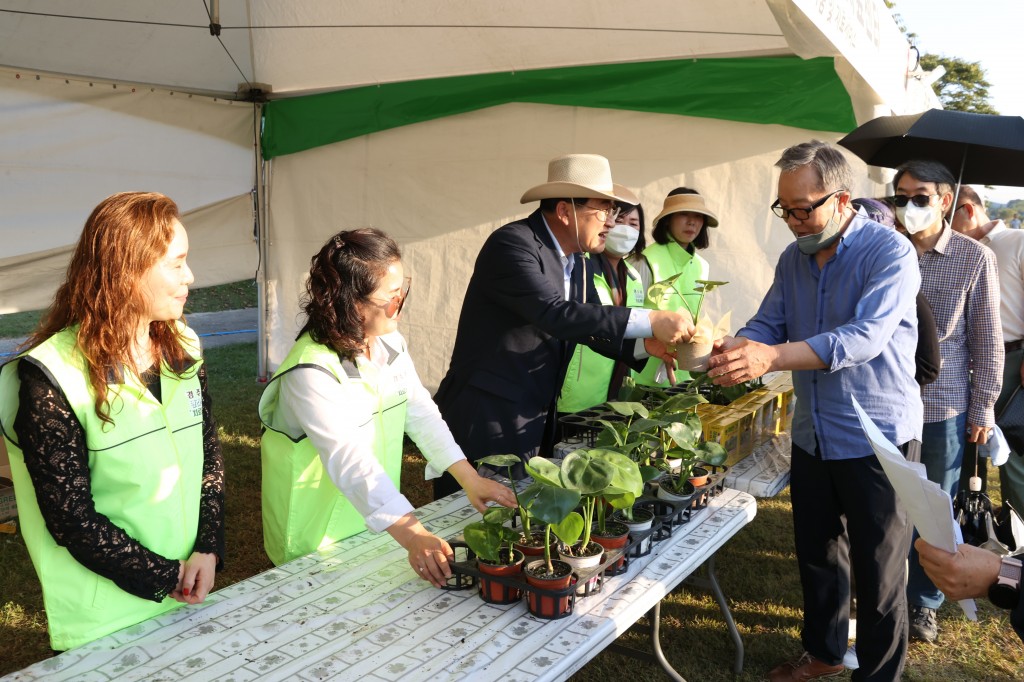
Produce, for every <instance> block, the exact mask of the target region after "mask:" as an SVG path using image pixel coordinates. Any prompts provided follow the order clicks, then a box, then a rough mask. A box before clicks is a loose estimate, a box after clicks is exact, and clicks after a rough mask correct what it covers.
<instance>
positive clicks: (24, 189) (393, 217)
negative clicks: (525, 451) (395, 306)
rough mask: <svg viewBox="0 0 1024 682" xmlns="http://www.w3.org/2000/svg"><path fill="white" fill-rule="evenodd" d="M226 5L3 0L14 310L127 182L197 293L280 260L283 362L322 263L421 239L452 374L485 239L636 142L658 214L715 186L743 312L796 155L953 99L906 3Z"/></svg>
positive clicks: (419, 311)
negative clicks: (305, 282) (329, 253)
mask: <svg viewBox="0 0 1024 682" xmlns="http://www.w3.org/2000/svg"><path fill="white" fill-rule="evenodd" d="M209 10H210V13H209V14H208V8H207V5H205V4H204V3H203V2H201V1H198V0H197V1H196V2H187V3H185V2H179V3H166V2H159V1H158V0H106V1H103V2H97V3H89V4H88V5H87V6H83V5H82V4H81V3H77V2H74V1H72V0H35V1H31V2H30V1H29V0H20V1H18V0H0V168H2V169H3V170H2V172H3V175H4V179H5V182H4V183H0V233H2V234H3V235H4V238H3V242H2V243H3V244H4V246H3V247H2V251H0V313H3V312H12V311H16V310H24V309H32V308H38V307H43V306H45V305H46V304H47V303H48V301H49V298H50V296H52V291H53V289H54V287H55V285H56V282H57V281H58V280H59V278H60V276H61V274H62V271H63V267H64V265H65V263H66V259H67V254H68V253H69V251H70V248H71V246H72V245H73V243H74V241H75V239H76V238H77V235H78V232H79V230H80V229H81V225H82V224H83V223H84V220H85V217H86V216H87V215H88V213H89V211H90V210H91V209H92V207H93V206H95V204H96V203H98V201H99V200H100V199H102V198H103V197H104V196H106V195H108V194H110V193H113V192H115V191H122V190H125V189H152V190H156V191H162V192H164V193H166V194H168V195H169V196H171V197H172V198H174V199H175V200H176V201H178V203H179V205H180V206H181V208H182V210H183V211H185V212H186V215H185V219H184V222H185V224H186V226H187V227H188V228H189V234H190V238H191V241H192V254H191V255H190V261H191V264H192V266H193V270H195V272H196V276H197V282H196V286H205V285H210V284H217V283H222V282H227V281H233V280H238V279H242V278H245V277H248V276H251V275H252V274H253V273H255V272H256V271H257V268H259V272H260V275H259V277H258V279H259V280H260V281H261V283H262V284H263V287H262V289H261V307H262V308H263V312H264V314H263V320H262V325H261V326H262V330H263V334H262V335H261V338H262V342H261V360H262V361H263V362H262V363H261V371H262V370H263V369H264V368H268V367H273V366H275V365H276V363H277V362H278V361H280V359H281V358H282V357H283V354H284V352H285V351H286V350H287V348H288V345H289V344H290V341H291V339H292V338H293V337H294V334H295V331H296V329H297V328H298V322H299V319H298V298H299V293H300V291H301V287H302V277H303V273H304V272H305V270H306V268H307V267H308V262H309V257H310V256H311V255H312V254H313V253H314V252H315V251H316V250H317V249H318V248H319V246H320V245H321V244H322V243H323V242H324V241H325V240H326V238H327V237H328V236H329V235H330V234H332V233H333V232H335V231H336V230H338V229H342V228H347V227H355V226H359V225H364V224H372V225H375V226H377V227H380V228H382V229H384V230H386V231H388V232H389V233H391V234H393V235H394V236H395V237H396V238H397V239H398V240H399V242H400V243H401V244H402V245H403V248H404V251H405V259H406V265H407V269H408V270H409V271H410V272H411V274H412V275H413V278H414V294H413V299H412V301H411V303H410V307H409V308H408V312H407V313H406V314H404V315H403V317H404V320H403V331H404V332H405V333H406V334H407V336H408V337H409V339H410V344H411V347H412V349H413V353H414V355H415V356H416V360H417V365H418V368H419V370H420V373H421V375H422V378H423V380H424V382H425V383H426V384H427V385H428V386H435V385H436V384H437V382H438V381H439V380H440V378H441V376H443V373H444V371H445V369H446V367H447V362H448V355H449V353H450V348H451V344H452V341H453V339H454V330H455V325H456V323H457V319H458V313H459V310H460V307H461V300H462V295H463V292H464V290H465V285H466V283H467V282H468V279H469V275H470V273H471V271H472V266H473V261H474V258H475V255H476V252H477V250H478V249H479V246H480V244H481V243H482V242H483V240H484V238H485V237H486V235H487V234H489V233H490V232H491V231H492V230H493V229H495V228H496V227H497V226H499V225H501V224H503V223H504V222H507V221H508V220H511V219H514V218H516V217H521V216H523V215H525V214H526V213H527V212H529V211H530V210H532V209H533V208H534V207H535V206H532V205H528V206H521V205H520V204H519V203H518V201H517V199H518V197H519V195H520V194H521V192H522V191H523V190H524V189H525V188H526V187H528V186H531V185H534V184H537V183H539V182H541V181H543V179H544V177H545V174H546V164H547V161H548V160H549V159H550V158H552V157H554V156H557V155H559V154H562V153H566V152H572V151H578V152H593V153H601V154H604V155H606V156H608V157H609V158H610V159H611V161H612V169H613V174H614V176H615V179H616V181H617V182H620V183H623V184H626V185H629V186H631V187H633V188H634V189H636V190H638V191H639V194H640V196H641V198H642V200H643V202H644V205H645V207H646V208H647V212H648V215H649V216H652V215H653V213H652V212H657V210H658V208H659V207H660V202H661V199H662V198H663V197H664V195H665V193H666V192H667V191H668V190H670V189H672V188H673V187H675V186H678V185H684V184H685V185H688V186H692V187H696V188H698V189H700V190H701V192H702V193H703V194H705V196H707V197H708V199H709V201H710V203H711V205H712V206H713V207H714V208H715V210H716V211H717V212H718V214H719V215H720V216H721V218H722V226H721V227H720V228H718V229H717V230H716V231H715V232H714V233H713V234H712V246H711V248H710V249H708V251H707V252H706V254H707V257H708V260H709V261H710V262H711V266H712V272H713V273H714V276H715V278H718V279H727V280H731V282H732V284H730V286H729V287H727V288H726V289H723V290H722V294H721V298H720V299H719V300H715V301H710V302H709V304H710V305H711V306H712V307H713V308H715V309H716V310H717V311H724V310H725V309H731V310H732V311H733V315H734V320H736V321H742V320H744V319H746V317H748V316H749V315H750V314H751V313H752V312H753V310H754V308H755V306H756V304H757V301H758V300H759V299H760V296H761V295H762V294H763V292H764V290H765V288H766V287H767V283H768V282H769V281H770V278H771V273H772V269H773V268H774V263H775V261H776V259H777V256H778V254H779V252H780V251H781V249H782V248H783V247H784V246H785V245H786V243H788V240H789V237H788V235H787V234H786V231H785V230H784V229H782V226H781V224H780V223H773V222H772V221H773V219H772V217H771V215H770V213H769V212H768V210H767V205H768V204H769V203H770V202H771V200H772V198H773V193H774V177H773V174H772V172H771V164H772V163H773V162H774V161H775V159H776V158H777V156H778V153H779V151H780V150H781V149H783V148H785V147H786V146H788V145H790V144H792V143H795V142H799V141H803V140H806V139H809V138H811V137H818V138H822V139H837V138H838V137H840V136H841V135H842V134H843V133H845V132H847V131H848V130H849V129H850V128H852V127H853V125H855V124H856V123H859V122H862V121H864V120H867V119H870V118H873V117H874V116H877V115H880V114H886V113H890V112H896V113H909V112H912V111H919V110H922V109H924V108H927V107H929V106H934V105H935V100H934V96H933V95H932V94H931V91H930V89H929V88H928V87H927V85H926V83H924V82H923V81H921V80H920V79H919V78H915V77H914V76H915V75H917V76H919V75H920V74H915V73H914V72H913V71H912V69H913V66H914V65H913V64H912V63H908V60H909V49H908V45H907V43H906V41H905V39H904V38H903V37H902V35H901V34H900V32H899V30H898V29H897V28H896V26H895V24H894V23H893V21H892V19H891V17H890V16H889V14H888V11H887V10H886V9H885V6H884V3H883V2H882V0H856V1H852V2H840V1H839V0H831V1H830V2H826V3H821V2H819V1H818V0H721V1H719V2H715V3H706V2H701V1H700V0H646V1H641V2H635V3H630V4H629V5H628V7H626V6H624V5H623V4H622V3H620V2H609V1H607V0H573V1H570V2H563V3H554V4H552V3H547V2H540V1H539V0H519V1H517V2H468V1H466V2H452V1H451V0H446V1H441V0H433V1H422V2H416V3H410V2H401V1H399V0H357V1H351V2H344V3H340V2H339V3H321V2H312V1H309V0H301V1H296V2H289V3H275V2H270V1H269V0H264V1H258V0H224V2H220V3H213V4H212V5H211V6H210V8H209ZM86 14H87V15H88V16H87V17H86V16H84V15H86ZM211 14H212V16H213V18H214V19H217V18H219V21H217V22H211ZM211 23H218V24H219V25H220V28H219V34H220V35H219V36H214V35H211V33H216V32H218V29H216V28H213V29H211V26H210V24H211ZM803 60H808V61H806V62H805V61H803ZM822 65H824V67H825V68H822ZM734 74H735V75H734ZM319 93H325V94H319ZM246 100H248V101H246ZM810 110H813V112H814V113H813V114H810V115H807V116H805V117H801V115H802V114H803V113H804V112H807V111H810ZM263 116H265V118H262V117H263ZM819 122H820V123H819ZM263 125H266V130H263V128H262V126H263ZM258 132H259V133H263V135H262V138H260V136H259V135H258V134H257V133H258ZM260 139H261V140H262V143H263V145H264V149H263V150H262V151H263V152H264V154H263V157H265V159H266V160H260V159H261V156H260V150H259V149H257V148H256V145H257V144H258V142H259V141H260ZM860 189H861V190H862V192H863V193H864V194H877V193H878V192H880V191H881V188H880V187H878V186H877V185H874V184H873V183H871V182H869V181H868V180H867V178H866V177H865V182H864V185H863V187H862V188H860ZM254 207H256V208H254ZM257 219H258V220H257ZM257 222H258V231H257Z"/></svg>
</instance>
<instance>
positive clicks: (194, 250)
mask: <svg viewBox="0 0 1024 682" xmlns="http://www.w3.org/2000/svg"><path fill="white" fill-rule="evenodd" d="M252 204H253V201H252V197H251V196H250V195H249V194H244V195H242V196H239V197H232V198H230V199H225V200H224V201H219V202H217V203H215V204H211V205H209V206H201V207H200V208H197V209H195V210H193V211H188V212H185V213H182V215H181V222H182V224H183V225H184V226H185V228H186V231H187V232H188V241H189V255H188V264H189V267H190V268H191V269H192V272H193V273H194V275H195V278H196V281H195V283H194V284H193V286H195V287H201V286H210V285H213V284H224V283H226V282H237V281H239V280H243V279H251V278H253V277H254V276H255V273H256V268H257V266H258V265H259V252H258V250H257V247H256V239H255V236H254V235H253V232H252V229H251V226H252V216H253V206H252ZM84 223H85V219H84V218H83V219H82V223H81V224H78V225H74V226H69V230H68V238H70V239H72V242H71V243H70V244H67V245H65V246H58V247H56V248H53V249H47V250H43V251H36V252H33V253H26V254H22V255H19V256H11V257H10V258H0V315H2V314H3V313H11V312H17V311H19V310H41V309H43V308H46V307H48V306H49V305H50V303H52V302H53V295H54V293H55V292H56V291H57V287H58V286H59V285H60V283H61V282H63V281H64V274H65V271H66V270H67V266H68V261H70V260H71V254H72V252H73V251H74V248H75V244H76V243H77V242H78V235H79V233H80V232H81V231H82V225H84ZM246 225H249V226H250V229H249V230H248V233H246V231H245V227H244V226H246Z"/></svg>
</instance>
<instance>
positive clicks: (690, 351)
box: [676, 341, 715, 372]
mask: <svg viewBox="0 0 1024 682" xmlns="http://www.w3.org/2000/svg"><path fill="white" fill-rule="evenodd" d="M714 345H715V344H714V341H707V342H703V343H681V344H679V345H678V346H676V362H677V363H679V369H685V370H686V371H687V372H706V371H708V359H709V358H710V357H711V348H712V347H713V346H714Z"/></svg>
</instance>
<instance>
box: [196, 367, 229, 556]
mask: <svg viewBox="0 0 1024 682" xmlns="http://www.w3.org/2000/svg"><path fill="white" fill-rule="evenodd" d="M199 383H200V386H201V387H202V391H203V493H202V499H201V501H200V505H199V532H198V535H197V536H196V544H195V551H196V552H205V553H209V554H216V555H217V569H218V570H219V569H221V568H223V563H224V457H223V455H222V454H221V450H220V439H219V438H218V437H217V422H216V421H215V420H214V418H213V401H212V400H211V399H210V391H209V388H208V387H207V381H206V365H203V366H202V367H200V368H199Z"/></svg>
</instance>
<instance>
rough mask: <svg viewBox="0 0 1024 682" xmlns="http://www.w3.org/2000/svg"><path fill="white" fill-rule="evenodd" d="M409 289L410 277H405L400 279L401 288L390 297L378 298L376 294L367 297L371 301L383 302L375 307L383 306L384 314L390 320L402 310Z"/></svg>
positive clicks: (410, 286)
mask: <svg viewBox="0 0 1024 682" xmlns="http://www.w3.org/2000/svg"><path fill="white" fill-rule="evenodd" d="M410 289H412V277H406V278H405V279H403V280H402V290H401V291H400V292H399V293H397V294H395V295H394V296H392V297H391V298H379V297H377V296H370V297H369V298H370V300H371V301H383V302H384V305H382V306H377V307H378V308H383V309H384V316H385V317H387V318H388V319H389V320H390V319H392V318H394V317H395V316H396V315H398V313H400V312H402V307H403V306H405V299H407V298H409V290H410Z"/></svg>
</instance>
